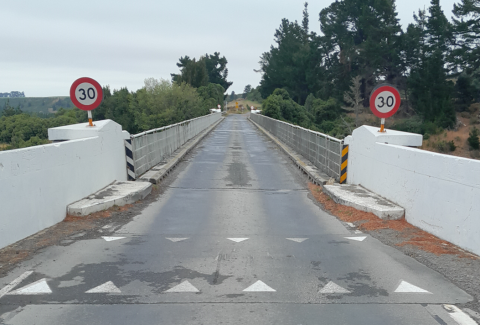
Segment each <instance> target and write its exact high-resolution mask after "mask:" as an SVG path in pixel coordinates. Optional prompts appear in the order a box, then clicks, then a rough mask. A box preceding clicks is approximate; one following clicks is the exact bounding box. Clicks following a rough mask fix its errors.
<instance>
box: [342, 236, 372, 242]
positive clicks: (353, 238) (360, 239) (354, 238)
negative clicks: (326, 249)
mask: <svg viewBox="0 0 480 325" xmlns="http://www.w3.org/2000/svg"><path fill="white" fill-rule="evenodd" d="M344 238H345V239H350V240H356V241H364V240H365V239H367V237H344Z"/></svg>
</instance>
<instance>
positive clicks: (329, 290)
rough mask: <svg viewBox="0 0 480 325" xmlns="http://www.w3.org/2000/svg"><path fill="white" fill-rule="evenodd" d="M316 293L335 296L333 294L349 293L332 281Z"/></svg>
mask: <svg viewBox="0 0 480 325" xmlns="http://www.w3.org/2000/svg"><path fill="white" fill-rule="evenodd" d="M318 293H322V294H335V293H351V292H350V291H348V290H347V289H345V288H344V287H341V286H339V285H338V284H336V283H335V282H333V281H330V282H328V283H327V285H326V286H324V287H323V288H322V289H321V290H320V291H319V292H318Z"/></svg>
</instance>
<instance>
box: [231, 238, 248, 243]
mask: <svg viewBox="0 0 480 325" xmlns="http://www.w3.org/2000/svg"><path fill="white" fill-rule="evenodd" d="M227 239H229V240H231V241H234V242H236V243H239V242H242V241H244V240H247V239H248V238H227Z"/></svg>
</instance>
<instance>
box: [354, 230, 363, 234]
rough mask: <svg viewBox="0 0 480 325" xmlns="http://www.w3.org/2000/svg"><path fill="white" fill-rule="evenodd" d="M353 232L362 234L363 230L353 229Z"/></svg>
mask: <svg viewBox="0 0 480 325" xmlns="http://www.w3.org/2000/svg"><path fill="white" fill-rule="evenodd" d="M355 233H356V234H363V231H360V230H355Z"/></svg>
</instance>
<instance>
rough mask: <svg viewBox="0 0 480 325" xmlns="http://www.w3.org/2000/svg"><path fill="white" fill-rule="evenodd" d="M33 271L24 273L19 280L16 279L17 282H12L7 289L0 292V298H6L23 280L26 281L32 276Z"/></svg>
mask: <svg viewBox="0 0 480 325" xmlns="http://www.w3.org/2000/svg"><path fill="white" fill-rule="evenodd" d="M32 273H33V271H26V272H24V273H23V274H22V275H20V276H19V277H18V278H16V279H15V280H13V281H12V282H10V283H9V284H8V285H7V286H6V287H5V288H3V289H2V290H0V298H2V297H3V296H5V295H6V294H7V293H8V292H9V291H10V290H12V289H13V288H15V287H16V286H17V285H18V284H19V283H20V282H22V281H23V280H25V279H26V278H27V277H28V276H29V275H30V274H32Z"/></svg>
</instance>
